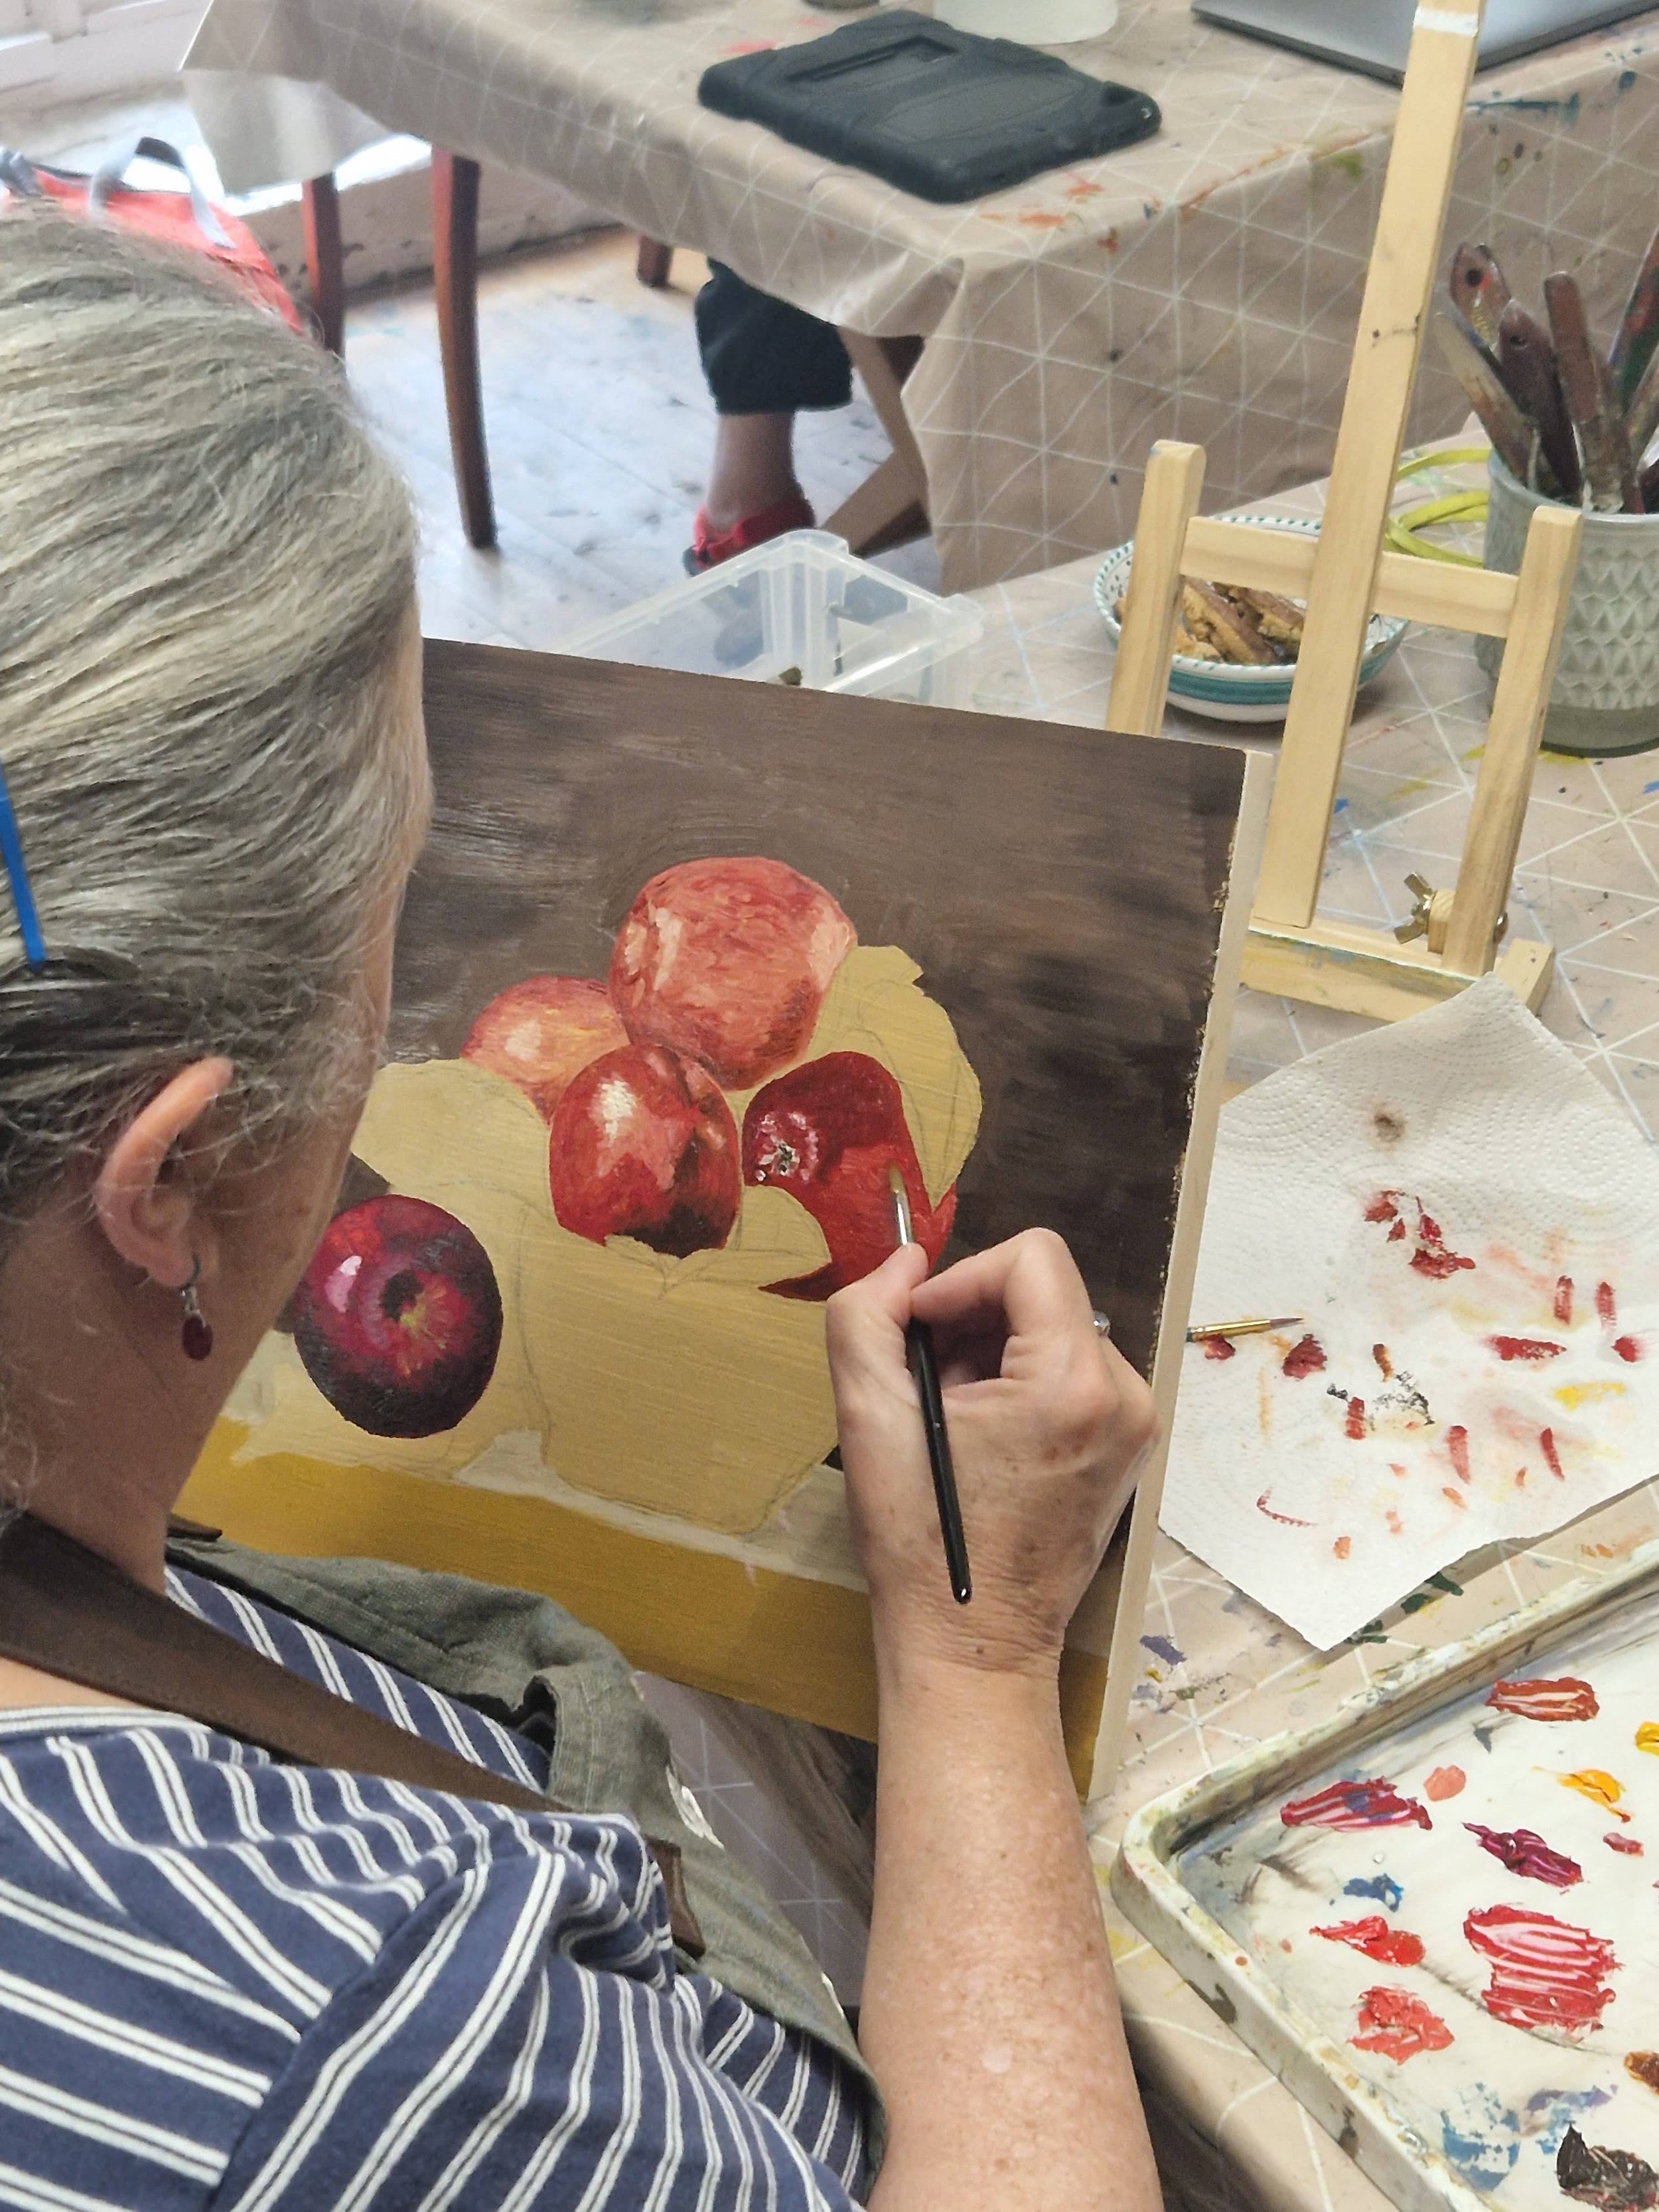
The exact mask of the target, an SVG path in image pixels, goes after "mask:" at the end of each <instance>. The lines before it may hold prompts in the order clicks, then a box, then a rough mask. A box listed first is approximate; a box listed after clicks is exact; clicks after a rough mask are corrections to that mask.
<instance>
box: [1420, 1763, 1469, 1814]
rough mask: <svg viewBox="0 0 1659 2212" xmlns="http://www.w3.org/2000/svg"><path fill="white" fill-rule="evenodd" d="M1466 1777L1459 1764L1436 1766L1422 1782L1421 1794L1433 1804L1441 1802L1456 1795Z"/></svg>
mask: <svg viewBox="0 0 1659 2212" xmlns="http://www.w3.org/2000/svg"><path fill="white" fill-rule="evenodd" d="M1467 1781H1468V1775H1467V1774H1465V1773H1464V1771H1463V1770H1462V1767H1461V1766H1437V1767H1436V1768H1435V1770H1434V1772H1433V1773H1432V1774H1431V1775H1430V1777H1429V1778H1428V1780H1427V1781H1426V1782H1425V1784H1423V1795H1424V1796H1425V1797H1426V1798H1428V1799H1429V1800H1430V1801H1431V1803H1433V1804H1436V1805H1441V1804H1443V1803H1444V1802H1445V1801H1446V1799H1447V1798H1448V1797H1455V1796H1456V1795H1457V1793H1458V1791H1459V1790H1461V1789H1462V1787H1463V1785H1464V1784H1465V1783H1466V1782H1467Z"/></svg>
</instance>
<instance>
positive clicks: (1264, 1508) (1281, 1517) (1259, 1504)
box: [1255, 1490, 1313, 1528]
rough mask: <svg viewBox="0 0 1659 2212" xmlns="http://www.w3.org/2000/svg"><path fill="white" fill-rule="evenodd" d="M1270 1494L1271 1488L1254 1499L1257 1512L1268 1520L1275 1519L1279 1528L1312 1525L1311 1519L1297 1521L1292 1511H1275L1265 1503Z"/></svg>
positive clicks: (1310, 1526) (1309, 1526) (1308, 1526)
mask: <svg viewBox="0 0 1659 2212" xmlns="http://www.w3.org/2000/svg"><path fill="white" fill-rule="evenodd" d="M1272 1496H1273V1492H1272V1491H1271V1490H1264V1491H1263V1492H1262V1493H1261V1497H1260V1498H1257V1499H1256V1501H1255V1510H1256V1511H1257V1512H1258V1513H1265V1514H1266V1515H1267V1518H1268V1520H1270V1521H1277V1522H1278V1523H1279V1527H1280V1528H1312V1527H1313V1522H1311V1521H1298V1520H1297V1517H1296V1516H1295V1514H1294V1513H1275V1512H1274V1511H1273V1507H1272V1506H1271V1505H1269V1504H1268V1503H1267V1500H1268V1499H1269V1498H1271V1497H1272Z"/></svg>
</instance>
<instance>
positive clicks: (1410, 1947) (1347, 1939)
mask: <svg viewBox="0 0 1659 2212" xmlns="http://www.w3.org/2000/svg"><path fill="white" fill-rule="evenodd" d="M1312 1933H1313V1934H1314V1935H1316V1936H1323V1937H1324V1938H1325V1941H1326V1942H1328V1943H1346V1944H1347V1946H1348V1947H1349V1948H1350V1949H1351V1950H1354V1951H1363V1952H1364V1954H1365V1956H1366V1957H1367V1958H1368V1959H1380V1960H1382V1962H1383V1965H1384V1966H1421V1965H1422V1963H1423V1944H1422V1940H1421V1938H1420V1937H1419V1936H1413V1935H1410V1934H1408V1933H1407V1930H1406V1929H1403V1928H1390V1927H1389V1923H1388V1922H1387V1921H1386V1920H1385V1919H1384V1918H1383V1915H1382V1914H1381V1913H1380V1912H1369V1913H1367V1914H1366V1916H1365V1917H1364V1919H1363V1920H1343V1921H1339V1922H1338V1923H1337V1925H1336V1926H1335V1927H1334V1928H1316V1929H1313V1930H1312Z"/></svg>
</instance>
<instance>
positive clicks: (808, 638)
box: [557, 530, 985, 707]
mask: <svg viewBox="0 0 1659 2212" xmlns="http://www.w3.org/2000/svg"><path fill="white" fill-rule="evenodd" d="M984 628H985V617H984V614H983V612H982V611H981V609H980V608H978V607H976V606H975V605H974V603H973V601H972V600H971V599H962V598H957V599H940V598H939V597H938V595H937V594H936V593H934V592H924V591H922V590H921V588H920V587H919V586H917V585H915V584H907V583H905V582H904V581H903V580H902V579H901V578H899V577H897V576H891V575H889V574H888V573H887V571H886V570H885V569H884V568H876V567H874V566H873V565H872V563H871V562H868V561H859V560H855V559H854V556H852V554H850V553H849V552H848V550H847V545H846V542H845V540H844V539H842V538H832V537H831V536H830V535H829V532H827V531H823V530H795V531H792V532H790V533H789V535H788V536H787V538H771V539H769V541H768V542H767V544H764V545H757V547H756V548H755V550H754V551H753V552H752V553H739V554H738V556H737V558H736V559H735V560H733V561H726V562H722V563H721V565H720V567H719V568H711V569H710V570H709V572H708V574H707V575H706V576H696V577H693V578H692V579H691V580H690V581H689V582H687V583H684V584H682V585H680V586H678V588H677V589H676V590H674V591H671V592H659V593H658V595H657V597H656V598H655V599H644V600H641V603H640V605H638V606H636V607H629V610H628V611H627V612H626V613H625V614H620V615H613V616H612V617H611V618H610V620H609V621H607V622H602V623H595V624H594V625H593V626H592V628H591V629H584V630H578V631H577V633H576V634H575V635H574V637H567V638H561V639H559V640H558V641H557V650H558V651H559V652H561V653H579V654H580V655H581V656H582V657H583V658H585V659H590V660H624V661H631V662H633V663H635V664H636V665H639V666H641V667H645V668H679V669H684V670H685V671H687V672H688V673H689V674H691V675H696V676H740V677H744V678H747V679H748V680H749V681H750V683H756V684H768V683H770V684H777V683H784V682H787V683H799V684H804V685H805V687H806V688H807V689H808V690H813V691H846V692H850V693H853V694H854V695H857V696H861V697H864V698H870V699H909V700H912V701H915V702H916V703H917V704H919V705H923V706H929V707H966V706H967V705H968V703H969V695H968V656H969V652H970V651H971V650H972V648H973V647H975V645H976V644H977V643H978V642H979V639H980V636H981V632H982V631H983V629H984Z"/></svg>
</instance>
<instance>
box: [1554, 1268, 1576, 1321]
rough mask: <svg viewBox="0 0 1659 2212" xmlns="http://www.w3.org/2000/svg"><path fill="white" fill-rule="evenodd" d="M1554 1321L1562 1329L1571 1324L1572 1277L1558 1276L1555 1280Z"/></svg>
mask: <svg viewBox="0 0 1659 2212" xmlns="http://www.w3.org/2000/svg"><path fill="white" fill-rule="evenodd" d="M1555 1319H1556V1322H1557V1325H1558V1326H1559V1328H1571V1324H1572V1277H1571V1275H1558V1276H1557V1277H1556V1279H1555Z"/></svg>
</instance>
